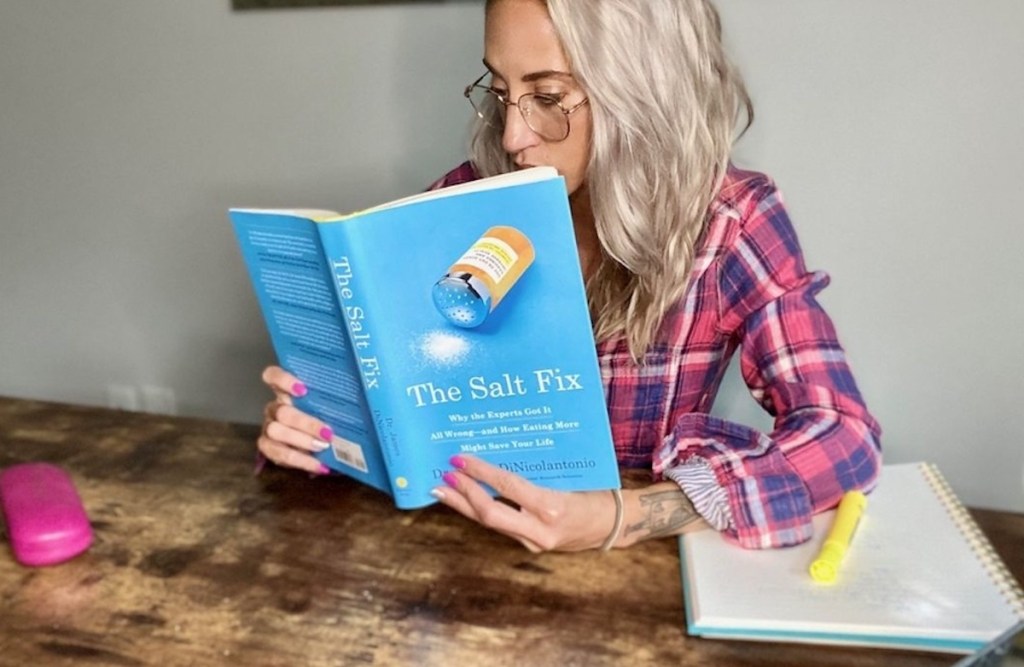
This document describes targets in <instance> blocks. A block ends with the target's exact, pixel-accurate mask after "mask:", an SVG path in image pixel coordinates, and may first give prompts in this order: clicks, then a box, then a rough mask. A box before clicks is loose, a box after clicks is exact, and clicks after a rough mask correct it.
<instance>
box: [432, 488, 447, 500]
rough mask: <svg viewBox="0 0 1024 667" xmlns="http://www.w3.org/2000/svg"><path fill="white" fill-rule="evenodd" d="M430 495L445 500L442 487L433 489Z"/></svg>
mask: <svg viewBox="0 0 1024 667" xmlns="http://www.w3.org/2000/svg"><path fill="white" fill-rule="evenodd" d="M430 495H432V496H434V497H435V498H437V499H438V500H444V491H442V490H441V489H431V490H430Z"/></svg>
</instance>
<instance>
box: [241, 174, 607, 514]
mask: <svg viewBox="0 0 1024 667" xmlns="http://www.w3.org/2000/svg"><path fill="white" fill-rule="evenodd" d="M229 215H230V218H231V221H232V223H233V227H234V230H235V233H236V236H237V239H238V242H239V246H240V248H241V254H242V257H243V259H244V262H245V264H246V267H247V269H248V272H249V276H250V278H251V280H252V284H253V286H254V289H255V292H256V296H257V300H258V301H259V305H260V308H261V310H262V313H263V316H264V319H265V321H266V325H267V329H268V331H269V333H270V339H271V343H272V345H273V347H274V350H275V353H276V355H277V358H278V363H279V364H280V365H281V366H282V367H283V368H285V369H287V370H288V371H290V372H291V373H293V374H294V375H296V376H297V377H298V378H299V379H300V380H301V381H302V382H303V383H304V384H305V385H306V386H307V387H308V393H307V394H306V395H305V396H303V397H301V398H297V399H295V401H294V402H295V405H296V406H297V407H298V408H299V409H301V410H303V411H305V412H307V413H309V414H312V415H315V416H316V417H318V418H319V419H321V420H323V421H324V422H326V423H327V424H328V425H329V426H330V427H331V428H332V429H333V431H334V434H335V437H334V438H333V439H332V442H331V443H330V447H329V448H328V449H327V450H325V451H324V452H322V453H320V454H318V455H317V456H318V458H319V459H320V460H321V461H322V462H323V463H324V464H325V465H326V466H328V467H329V468H331V469H332V470H335V471H338V472H340V473H343V474H346V475H349V476H351V477H353V478H355V479H357V480H359V481H361V482H364V483H366V484H369V485H371V486H373V487H375V488H378V489H380V490H382V491H385V492H387V493H390V494H391V495H392V496H393V497H394V499H395V504H396V505H397V506H398V507H399V508H403V509H409V508H415V507H422V506H424V505H427V504H430V503H432V502H435V499H434V497H433V496H431V495H430V490H431V489H432V488H434V487H436V486H438V485H440V484H443V482H442V479H441V476H442V475H443V474H444V472H446V471H448V470H451V464H450V463H449V462H448V461H449V458H450V457H451V456H452V455H454V454H459V453H470V454H474V455H477V456H480V457H482V458H484V459H486V460H488V461H490V462H491V463H493V464H495V465H497V466H500V467H502V468H503V469H506V470H510V471H512V472H515V473H518V474H520V475H522V476H523V477H525V478H526V479H528V480H530V481H532V482H534V483H536V484H539V485H542V486H546V487H549V488H553V489H558V490H564V491H581V490H598V489H610V488H618V486H619V474H618V466H617V464H616V460H615V453H614V447H613V444H612V439H611V429H610V426H609V422H608V412H607V407H606V405H605V399H604V389H603V386H602V383H601V376H600V369H599V367H598V363H597V351H596V346H595V344H594V337H593V330H592V325H591V320H590V315H589V310H588V307H587V300H586V294H585V291H584V287H583V279H582V274H581V271H580V264H579V257H578V254H577V249H576V241H575V235H574V232H573V226H572V217H571V213H570V210H569V204H568V196H567V193H566V189H565V182H564V179H562V177H561V176H559V175H558V174H557V172H556V171H555V170H554V169H552V168H550V167H547V168H545V167H537V168H533V169H527V170H522V171H518V172H513V173H510V174H504V175H500V176H495V177H492V178H488V179H481V180H477V181H473V182H470V183H466V184H462V185H457V186H453V187H449V188H443V189H439V190H434V191H429V192H425V193H421V194H419V195H414V196H412V197H406V198H404V199H400V200H397V201H394V202H390V203H387V204H383V205H381V206H377V207H373V208H370V209H366V210H363V211H359V212H356V213H352V214H348V215H341V214H338V213H335V212H333V211H325V210H317V209H290V210H284V209H239V208H233V209H231V210H230V212H229Z"/></svg>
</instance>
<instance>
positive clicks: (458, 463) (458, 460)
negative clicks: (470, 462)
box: [448, 454, 466, 470]
mask: <svg viewBox="0 0 1024 667" xmlns="http://www.w3.org/2000/svg"><path fill="white" fill-rule="evenodd" d="M448 463H451V464H452V467H453V468H455V469H457V470H462V469H463V468H465V467H466V459H464V458H462V457H461V456H459V455H458V454H456V455H455V456H453V457H451V458H450V459H448Z"/></svg>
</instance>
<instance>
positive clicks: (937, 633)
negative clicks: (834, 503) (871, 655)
mask: <svg viewBox="0 0 1024 667" xmlns="http://www.w3.org/2000/svg"><path fill="white" fill-rule="evenodd" d="M834 513H835V511H834V510H833V511H831V512H825V513H822V514H819V515H818V516H816V517H814V535H815V537H814V538H812V539H811V540H809V541H807V542H805V543H803V544H800V545H797V546H794V547H789V548H783V549H775V550H763V551H762V550H746V549H741V548H739V547H737V546H735V545H733V544H730V543H728V542H727V541H725V539H723V538H722V536H721V535H719V534H717V533H715V532H713V531H701V532H695V533H688V534H685V535H683V536H681V537H680V539H679V548H680V556H681V568H682V580H683V591H684V604H685V607H686V618H687V629H688V631H689V633H690V634H691V635H700V636H704V637H718V638H728V639H751V640H763V641H791V642H808V643H821V644H850V645H862V646H880V647H901V648H910V649H918V650H931V651H942V652H949V653H969V652H971V651H975V650H978V649H980V648H981V647H983V646H984V645H985V644H986V643H987V642H989V641H991V640H992V639H994V638H995V637H997V636H999V635H1000V634H1001V633H1003V632H1005V631H1006V630H1007V629H1008V628H1010V627H1012V626H1013V625H1014V624H1015V623H1018V622H1020V621H1021V620H1024V593H1022V592H1021V587H1020V585H1019V584H1018V583H1017V582H1016V581H1015V580H1014V578H1013V576H1012V575H1011V574H1010V572H1009V570H1008V569H1007V567H1006V565H1005V563H1004V562H1003V561H1002V560H1001V559H1000V558H999V556H998V555H997V554H996V552H995V551H994V550H993V549H992V546H991V544H990V543H989V541H988V539H987V538H986V537H985V535H984V534H983V533H982V532H981V530H980V528H979V527H978V525H977V523H976V522H975V521H974V519H973V518H972V517H971V515H970V514H969V513H968V512H967V510H966V508H965V507H964V506H963V504H961V502H960V500H959V499H958V498H957V497H956V495H955V494H954V493H953V491H952V489H951V488H950V486H949V484H948V483H947V482H946V481H945V479H944V478H943V476H942V474H941V473H940V472H939V469H938V468H937V467H936V466H935V465H934V464H929V463H906V464H896V465H885V466H883V467H882V472H881V476H880V478H879V483H878V486H877V487H876V489H875V490H874V491H873V492H871V493H870V494H869V495H868V500H867V508H866V510H865V511H864V514H863V515H862V517H861V520H860V522H859V525H858V526H857V528H856V530H855V533H854V535H853V538H852V541H851V543H850V546H849V549H848V550H847V553H846V556H845V559H844V560H843V562H842V565H841V567H840V569H839V572H838V577H837V580H836V582H835V583H833V584H819V583H816V582H815V581H814V580H813V579H812V578H811V576H810V574H809V573H808V567H809V566H810V564H811V562H812V561H813V560H814V559H815V557H816V556H817V554H818V552H819V550H820V548H821V545H822V542H823V541H824V538H825V535H826V533H827V532H828V528H829V526H830V525H831V521H832V518H833V515H834Z"/></svg>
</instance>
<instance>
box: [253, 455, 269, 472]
mask: <svg viewBox="0 0 1024 667" xmlns="http://www.w3.org/2000/svg"><path fill="white" fill-rule="evenodd" d="M266 467H267V457H266V456H264V455H263V452H256V465H254V466H253V468H252V475H253V477H255V476H256V475H259V474H260V473H261V472H263V469H264V468H266Z"/></svg>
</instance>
